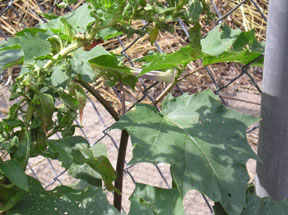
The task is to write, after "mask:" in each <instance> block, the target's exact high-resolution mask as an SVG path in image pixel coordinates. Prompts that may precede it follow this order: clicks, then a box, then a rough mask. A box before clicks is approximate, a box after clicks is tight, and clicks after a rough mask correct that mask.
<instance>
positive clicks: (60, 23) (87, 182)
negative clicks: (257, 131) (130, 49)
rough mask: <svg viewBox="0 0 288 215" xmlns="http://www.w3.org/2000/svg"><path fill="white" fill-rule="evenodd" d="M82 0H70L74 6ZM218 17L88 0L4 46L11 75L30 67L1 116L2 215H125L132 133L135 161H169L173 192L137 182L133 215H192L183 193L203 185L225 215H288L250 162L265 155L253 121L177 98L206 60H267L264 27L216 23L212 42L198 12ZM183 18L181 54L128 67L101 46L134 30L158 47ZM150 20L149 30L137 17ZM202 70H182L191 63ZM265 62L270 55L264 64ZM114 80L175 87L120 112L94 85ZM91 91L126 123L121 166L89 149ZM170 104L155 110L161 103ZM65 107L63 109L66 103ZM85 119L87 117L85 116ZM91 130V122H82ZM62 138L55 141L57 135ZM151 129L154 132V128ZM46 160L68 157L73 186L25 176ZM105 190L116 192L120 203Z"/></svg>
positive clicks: (167, 5)
mask: <svg viewBox="0 0 288 215" xmlns="http://www.w3.org/2000/svg"><path fill="white" fill-rule="evenodd" d="M75 2H76V1H71V0H66V1H64V2H63V3H61V5H60V6H61V7H65V6H67V5H68V4H70V3H75ZM200 15H204V16H206V19H207V20H209V19H211V18H213V14H211V13H210V11H209V6H208V5H207V4H206V3H205V1H204V0H180V1H176V0H168V1H156V0H150V1H145V0H118V1H112V0H88V1H86V3H85V4H83V5H82V6H81V7H79V8H78V9H76V10H75V11H74V12H72V13H69V14H66V15H63V16H55V15H52V14H43V16H44V17H45V18H46V19H47V20H48V22H47V23H45V24H39V25H38V26H36V27H33V28H26V29H24V30H22V31H20V32H18V33H16V34H15V37H11V38H9V39H8V41H5V42H2V43H1V44H0V70H1V71H4V70H5V69H11V68H12V67H14V66H21V72H20V73H19V75H18V77H17V78H16V79H15V82H14V83H13V85H12V87H11V97H10V100H13V101H14V103H13V105H12V106H11V107H10V109H9V114H8V115H7V117H6V118H5V119H3V120H2V121H1V122H0V149H1V151H2V154H1V157H0V213H3V214H7V215H12V214H15V215H16V214H17V215H19V214H23V215H24V214H39V213H41V212H44V213H46V214H120V212H119V211H120V210H121V193H122V180H123V167H124V160H125V154H126V147H127V143H128V138H129V135H130V137H131V141H132V144H133V147H134V149H133V158H132V160H131V161H130V162H129V164H137V163H141V162H148V163H152V164H155V165H156V164H158V163H168V164H170V167H171V176H172V185H173V186H172V188H171V189H163V188H157V187H153V186H149V185H145V184H137V185H136V188H135V190H134V193H133V194H132V196H131V197H130V201H131V208H130V212H129V214H131V215H135V214H165V215H166V214H177V215H178V214H184V208H183V203H182V200H183V198H184V196H185V194H186V193H187V192H188V191H189V190H192V189H195V190H198V191H200V192H201V193H203V194H205V195H207V196H208V197H209V198H210V199H211V200H212V201H214V202H215V206H214V209H215V213H216V214H269V213H268V212H269V211H272V209H273V213H274V211H278V212H277V214H284V213H283V208H285V207H286V208H287V202H285V201H282V202H278V203H275V202H273V201H272V200H271V199H269V198H264V199H260V198H258V197H257V196H255V195H254V194H253V192H250V189H248V188H249V187H248V184H247V181H248V179H249V177H248V174H247V170H246V166H245V165H246V162H247V160H248V159H249V158H252V159H258V158H257V156H256V155H255V153H254V152H253V151H252V150H251V148H250V147H249V145H248V143H247V140H246V129H247V127H248V126H249V125H251V124H252V123H254V122H256V121H258V119H257V118H255V117H253V116H248V115H244V114H241V113H238V112H236V111H234V110H232V109H231V108H227V107H224V106H223V105H222V104H221V103H220V102H219V101H218V98H217V96H216V95H214V94H213V92H212V91H210V90H207V91H203V92H200V93H197V94H194V95H188V94H184V95H183V96H180V97H177V98H176V97H173V96H172V95H171V94H168V93H169V91H170V90H171V89H172V88H173V86H174V85H175V84H176V83H177V82H179V81H181V80H183V79H185V77H187V76H188V75H191V74H193V73H194V72H195V71H198V70H200V69H202V68H203V67H205V66H207V65H210V64H215V63H219V62H239V63H243V64H247V63H250V62H253V65H256V66H261V65H262V63H263V62H262V60H261V59H260V57H261V56H262V53H263V50H264V48H263V44H261V43H259V42H257V40H256V39H255V35H254V31H250V32H241V31H240V30H239V29H232V28H230V27H228V26H227V25H224V24H223V25H217V26H216V27H215V28H214V29H213V30H211V31H210V32H209V33H208V34H207V35H206V36H205V37H204V38H202V37H203V36H202V34H201V24H200V22H199V16H200ZM178 18H181V19H182V20H183V21H184V22H185V23H186V24H187V25H190V26H192V27H191V28H190V30H189V33H190V38H189V41H190V42H189V45H187V46H185V47H181V48H180V49H179V50H178V51H176V52H175V53H172V54H156V53H155V54H152V55H147V56H143V58H141V59H138V61H140V62H143V66H142V67H141V68H132V67H128V66H125V65H124V64H123V62H122V61H123V57H122V56H118V55H115V54H113V53H111V52H109V51H107V50H105V48H103V47H102V46H101V45H97V43H98V41H102V40H109V39H110V38H114V37H117V36H120V35H123V34H127V35H128V37H130V36H132V35H133V34H140V35H144V34H149V38H150V42H151V44H153V43H154V42H155V40H156V39H157V36H158V33H159V32H160V31H171V32H173V30H174V29H173V23H175V22H177V19H178ZM135 20H145V22H146V24H145V26H144V27H143V28H141V29H136V28H134V27H133V21H135ZM197 59H201V60H202V63H203V65H202V66H201V67H199V68H196V69H195V70H194V71H192V72H190V73H188V75H187V74H186V75H185V76H183V74H182V73H183V72H184V71H185V68H186V66H187V64H188V63H190V62H191V61H194V60H197ZM255 59H260V60H258V61H256V60H255ZM99 77H102V78H104V79H105V84H106V85H107V87H111V86H115V85H118V84H119V85H120V86H123V85H127V86H129V87H131V88H132V89H134V88H135V85H136V82H137V81H138V78H139V77H144V78H148V79H152V80H157V81H165V82H169V85H168V87H167V88H166V89H165V90H164V91H163V92H162V94H161V95H160V96H159V97H158V98H157V99H156V101H155V103H154V104H152V105H144V104H138V105H136V109H135V110H133V111H130V112H128V113H126V114H125V115H122V116H119V115H118V113H117V112H116V111H115V110H114V109H113V108H112V106H111V105H110V103H109V102H107V101H106V100H105V99H104V98H103V97H102V96H101V95H100V94H99V92H98V91H97V90H95V89H94V88H93V87H91V85H90V83H92V82H94V81H95V80H96V79H97V78H99ZM84 89H86V90H88V91H89V92H90V93H91V94H92V95H93V96H94V97H95V98H96V99H97V100H98V101H99V102H100V103H101V104H102V105H103V106H104V107H105V108H106V110H107V111H108V112H109V113H110V114H111V115H112V117H113V118H114V119H115V120H116V121H117V122H116V123H115V124H113V125H112V127H111V129H121V130H122V134H121V141H120V148H119V155H118V160H117V167H116V170H114V168H113V167H112V165H111V163H110V161H109V159H108V158H107V153H106V148H105V145H103V144H101V143H97V144H95V145H92V146H91V145H89V144H88V141H87V140H86V139H85V138H83V137H81V136H75V135H74V133H75V129H76V128H77V127H79V126H78V125H75V124H74V120H75V119H77V117H79V119H80V122H82V118H83V110H84V107H85V105H86V94H85V91H84ZM164 97H166V98H165V100H164V101H163V102H162V106H161V111H160V112H158V111H157V109H156V108H155V105H157V104H158V103H159V102H160V101H162V99H163V98H164ZM56 102H57V105H56ZM81 124H82V123H81ZM83 126H85V125H83ZM56 133H59V134H61V138H60V139H55V138H54V136H53V135H54V134H56ZM143 134H145V135H143ZM39 155H41V156H43V157H47V158H50V159H53V160H58V161H60V162H61V164H62V167H64V168H65V169H66V170H67V172H68V174H69V175H70V176H71V177H74V178H76V179H80V182H79V183H78V184H76V185H75V184H74V185H73V186H58V187H57V188H55V189H54V190H52V191H46V190H44V189H43V188H42V186H41V184H40V182H39V181H38V180H37V179H35V178H32V177H31V176H28V175H26V174H25V170H26V168H27V164H28V160H29V158H32V157H36V156H39ZM103 187H105V189H106V190H107V191H109V192H113V193H114V205H110V203H109V202H108V201H107V199H106V196H105V193H104V192H103Z"/></svg>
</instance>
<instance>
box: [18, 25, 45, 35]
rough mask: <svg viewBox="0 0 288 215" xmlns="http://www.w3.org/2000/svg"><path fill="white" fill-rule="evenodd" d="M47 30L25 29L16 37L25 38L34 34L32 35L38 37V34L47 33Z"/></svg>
mask: <svg viewBox="0 0 288 215" xmlns="http://www.w3.org/2000/svg"><path fill="white" fill-rule="evenodd" d="M45 32H46V30H44V29H41V28H33V27H32V28H25V29H23V30H22V31H18V32H17V33H16V34H15V35H16V36H18V37H20V36H25V35H26V33H27V34H32V35H37V34H38V33H45Z"/></svg>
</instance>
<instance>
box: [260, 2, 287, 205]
mask: <svg viewBox="0 0 288 215" xmlns="http://www.w3.org/2000/svg"><path fill="white" fill-rule="evenodd" d="M268 15H269V16H268V27H267V35H266V49H265V63H264V75H263V94H262V104H261V118H262V121H261V122H260V131H259V132H260V133H259V146H258V155H259V157H260V159H261V160H262V162H258V163H257V170H256V172H257V176H256V193H257V195H258V196H260V197H264V196H270V197H272V198H273V199H275V200H282V199H284V198H287V197H288V1H287V0H273V1H269V10H268Z"/></svg>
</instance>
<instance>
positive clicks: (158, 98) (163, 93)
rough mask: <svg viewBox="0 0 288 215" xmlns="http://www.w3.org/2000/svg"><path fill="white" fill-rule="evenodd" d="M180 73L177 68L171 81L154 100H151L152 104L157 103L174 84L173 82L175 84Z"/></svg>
mask: <svg viewBox="0 0 288 215" xmlns="http://www.w3.org/2000/svg"><path fill="white" fill-rule="evenodd" d="M180 74H181V72H180V70H179V69H177V72H176V74H175V76H174V80H173V82H172V83H170V84H169V85H168V86H167V87H166V88H165V90H164V91H163V92H162V93H161V94H160V95H159V96H158V97H157V98H156V100H155V101H154V102H153V105H157V104H158V103H159V102H160V101H161V100H162V99H163V97H164V96H166V95H167V94H168V93H169V92H170V90H171V89H172V88H173V87H174V86H175V84H177V81H178V77H179V75H180Z"/></svg>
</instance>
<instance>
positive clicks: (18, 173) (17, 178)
mask: <svg viewBox="0 0 288 215" xmlns="http://www.w3.org/2000/svg"><path fill="white" fill-rule="evenodd" d="M0 170H1V172H3V174H4V175H5V176H6V177H7V178H8V179H9V181H10V182H11V183H12V184H15V185H16V186H17V187H19V188H20V189H22V190H24V191H27V192H28V191H29V184H28V181H27V176H26V175H25V172H24V170H23V168H22V167H21V165H20V164H19V163H18V162H17V161H16V160H8V161H5V162H3V163H0Z"/></svg>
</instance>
